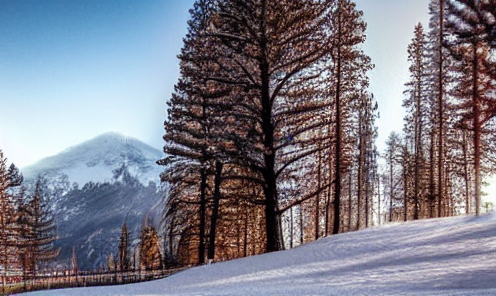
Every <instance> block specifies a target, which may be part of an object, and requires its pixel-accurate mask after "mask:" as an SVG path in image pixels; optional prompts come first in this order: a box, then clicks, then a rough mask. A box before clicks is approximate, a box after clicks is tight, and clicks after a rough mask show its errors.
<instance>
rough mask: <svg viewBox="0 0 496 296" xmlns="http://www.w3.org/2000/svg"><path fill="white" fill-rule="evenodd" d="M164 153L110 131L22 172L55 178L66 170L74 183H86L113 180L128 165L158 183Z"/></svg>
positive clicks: (136, 173) (27, 176)
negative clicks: (115, 173) (119, 170)
mask: <svg viewBox="0 0 496 296" xmlns="http://www.w3.org/2000/svg"><path fill="white" fill-rule="evenodd" d="M162 155H163V153H162V152H161V151H160V150H158V149H155V148H153V147H151V146H149V145H147V144H145V143H143V142H141V141H139V140H137V139H135V138H131V137H126V136H123V135H121V134H119V133H115V132H110V133H105V134H103V135H100V136H97V137H95V138H93V139H91V140H88V141H86V142H84V143H81V144H79V145H76V146H73V147H70V148H68V149H66V150H64V151H62V152H60V153H59V154H57V155H54V156H50V157H47V158H44V159H42V160H40V161H38V162H36V163H34V164H32V165H30V166H27V167H25V168H23V169H22V172H23V174H24V177H25V179H26V181H27V183H29V182H31V181H32V180H34V179H35V178H36V177H37V176H38V175H42V176H46V177H47V178H51V179H52V178H56V177H59V176H62V175H64V174H65V175H67V176H68V181H69V182H70V183H71V184H72V183H74V182H77V183H78V184H79V185H84V184H86V183H88V182H90V181H92V182H95V183H96V182H108V181H111V180H112V178H113V171H114V170H116V169H118V168H120V167H122V166H123V165H125V166H127V168H128V170H129V172H130V173H131V174H132V175H133V176H136V177H138V179H139V180H140V181H141V182H142V183H143V184H147V183H148V182H149V181H154V182H156V183H158V182H159V175H160V172H161V171H162V168H161V167H159V166H158V165H157V164H156V161H157V160H158V159H160V158H162Z"/></svg>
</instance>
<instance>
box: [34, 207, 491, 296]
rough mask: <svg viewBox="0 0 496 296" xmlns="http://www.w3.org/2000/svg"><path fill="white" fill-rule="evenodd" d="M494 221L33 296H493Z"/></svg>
mask: <svg viewBox="0 0 496 296" xmlns="http://www.w3.org/2000/svg"><path fill="white" fill-rule="evenodd" d="M495 241H496V214H494V213H493V214H491V215H485V216H482V217H480V218H475V217H473V216H468V217H455V218H443V219H432V220H422V221H416V222H409V223H404V224H393V225H384V226H381V227H376V228H370V229H366V230H362V231H358V232H353V233H346V234H340V235H336V236H332V237H328V238H324V239H320V240H318V241H316V242H313V243H309V244H306V245H304V246H301V247H298V248H295V249H292V250H288V251H282V252H277V253H271V254H265V255H260V256H254V257H249V258H244V259H239V260H233V261H229V262H224V263H217V264H212V265H206V266H201V267H197V268H192V269H190V270H188V271H185V272H182V273H179V274H176V275H174V276H171V277H169V278H166V279H163V280H158V281H155V282H147V283H141V284H132V285H124V286H108V287H96V288H80V289H69V290H58V291H50V292H49V293H47V292H35V293H30V294H29V295H33V296H34V295H81V296H83V295H84V296H92V295H253V296H254V295H267V296H272V295H289V296H300V295H439V296H440V295H496V272H495V269H496V267H495V262H496V243H495Z"/></svg>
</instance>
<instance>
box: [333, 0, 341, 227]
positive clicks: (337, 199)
mask: <svg viewBox="0 0 496 296" xmlns="http://www.w3.org/2000/svg"><path fill="white" fill-rule="evenodd" d="M341 9H342V7H341V4H339V7H338V18H339V20H338V45H337V51H338V53H337V73H336V76H337V81H336V120H335V121H336V160H335V161H336V167H335V174H336V183H335V184H334V186H335V187H334V225H333V230H332V233H333V234H338V233H339V225H340V224H339V223H340V218H341V213H340V209H341V166H342V165H341V153H342V151H341V59H342V57H341V38H342V24H341V22H342V20H341V17H342V16H341V14H342V13H341Z"/></svg>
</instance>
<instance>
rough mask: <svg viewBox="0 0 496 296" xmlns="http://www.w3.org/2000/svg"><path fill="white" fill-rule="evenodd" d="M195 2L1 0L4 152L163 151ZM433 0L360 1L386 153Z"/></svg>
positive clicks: (21, 160) (15, 156) (27, 157)
mask: <svg viewBox="0 0 496 296" xmlns="http://www.w3.org/2000/svg"><path fill="white" fill-rule="evenodd" d="M193 2H194V0H22V1H21V0H0V148H1V149H2V150H3V151H4V154H5V156H7V157H8V158H9V160H10V161H12V162H14V163H16V164H17V165H18V166H19V167H23V166H26V165H28V164H31V163H33V162H35V161H37V160H39V159H41V158H44V157H47V156H50V155H54V154H57V153H58V152H60V151H62V150H64V149H66V148H68V147H70V146H73V145H76V144H79V143H81V142H83V141H85V140H88V139H90V138H93V137H95V136H98V135H100V134H102V133H105V132H108V131H116V132H120V133H123V134H125V135H128V136H132V137H135V138H138V139H140V140H142V141H144V142H146V143H148V144H150V145H152V146H154V147H155V148H157V149H162V146H163V140H162V135H163V133H164V131H163V121H164V120H165V118H166V102H167V100H168V99H169V97H170V95H171V93H172V91H173V87H174V83H175V82H176V81H177V76H178V61H177V58H176V55H177V54H178V53H179V51H180V48H181V46H182V38H183V36H184V35H185V34H186V30H187V23H186V22H187V20H188V18H189V13H188V10H189V9H190V8H191V7H192V6H193ZM428 2H429V0H401V1H398V0H357V1H356V3H357V7H358V9H360V10H362V11H363V12H364V19H365V21H366V22H367V23H368V29H367V36H368V39H367V41H366V43H365V44H364V46H363V49H364V50H365V52H366V53H367V54H368V55H370V56H371V58H372V62H373V63H374V64H375V65H376V67H375V69H374V70H373V71H371V72H370V73H369V77H370V79H371V87H370V90H371V92H372V93H373V94H374V96H375V98H376V99H377V101H378V103H379V111H380V114H381V117H380V118H379V119H378V121H377V126H378V128H379V138H378V142H377V145H378V147H379V150H381V151H382V150H383V149H384V146H385V145H384V143H385V140H386V138H387V136H388V135H389V133H390V132H391V131H392V130H396V131H398V132H401V130H402V128H403V117H404V114H405V113H404V110H403V108H402V107H401V104H402V100H403V91H404V83H405V82H406V81H407V80H408V62H407V51H406V50H407V46H408V44H409V43H410V41H411V39H412V37H413V28H414V26H415V25H416V24H417V23H418V22H422V23H423V24H424V27H426V28H427V24H428V23H427V21H428V19H429V15H428Z"/></svg>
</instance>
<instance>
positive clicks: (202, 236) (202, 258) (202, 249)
mask: <svg viewBox="0 0 496 296" xmlns="http://www.w3.org/2000/svg"><path fill="white" fill-rule="evenodd" d="M200 176H201V185H200V233H199V237H198V239H199V240H200V243H199V245H198V264H200V265H201V264H203V263H205V208H206V205H207V198H206V191H207V173H206V172H205V168H203V167H202V168H201V170H200Z"/></svg>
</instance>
